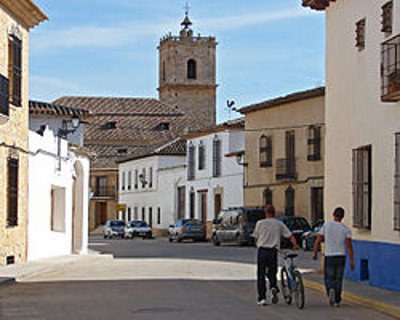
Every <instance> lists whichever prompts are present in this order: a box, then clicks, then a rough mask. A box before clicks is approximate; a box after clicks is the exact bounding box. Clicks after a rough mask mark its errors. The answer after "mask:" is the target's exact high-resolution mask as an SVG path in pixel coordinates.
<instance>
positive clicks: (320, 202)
mask: <svg viewBox="0 0 400 320" xmlns="http://www.w3.org/2000/svg"><path fill="white" fill-rule="evenodd" d="M323 218H324V189H323V188H321V187H319V188H311V220H312V223H314V222H316V221H317V220H319V219H323Z"/></svg>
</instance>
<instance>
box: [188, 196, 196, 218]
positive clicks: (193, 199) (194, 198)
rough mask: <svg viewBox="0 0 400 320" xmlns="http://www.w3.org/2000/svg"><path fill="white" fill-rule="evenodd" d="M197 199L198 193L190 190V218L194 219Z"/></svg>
mask: <svg viewBox="0 0 400 320" xmlns="http://www.w3.org/2000/svg"><path fill="white" fill-rule="evenodd" d="M195 200H196V195H195V193H194V190H191V191H190V195H189V210H190V212H189V214H190V219H194V206H195Z"/></svg>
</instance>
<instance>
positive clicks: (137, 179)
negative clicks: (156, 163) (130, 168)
mask: <svg viewBox="0 0 400 320" xmlns="http://www.w3.org/2000/svg"><path fill="white" fill-rule="evenodd" d="M137 188H139V171H138V170H137V169H136V170H135V189H137Z"/></svg>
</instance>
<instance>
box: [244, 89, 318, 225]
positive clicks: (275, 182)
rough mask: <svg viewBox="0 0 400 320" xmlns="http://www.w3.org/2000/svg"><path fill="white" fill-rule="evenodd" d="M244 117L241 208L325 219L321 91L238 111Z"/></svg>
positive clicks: (314, 90)
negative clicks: (272, 208)
mask: <svg viewBox="0 0 400 320" xmlns="http://www.w3.org/2000/svg"><path fill="white" fill-rule="evenodd" d="M240 112H241V113H243V114H244V115H245V131H246V138H245V163H246V167H245V178H244V180H245V182H244V205H245V206H249V207H253V206H264V205H266V204H274V206H275V207H276V210H277V212H278V214H280V215H287V216H291V215H300V216H303V217H305V218H306V219H308V220H309V221H312V222H315V221H317V220H318V219H322V218H323V216H324V215H323V188H324V148H325V146H324V132H325V127H324V88H317V89H312V90H307V91H303V92H297V93H293V94H291V95H288V96H285V97H281V98H277V99H272V100H268V101H264V102H261V103H258V104H254V105H250V106H247V107H244V108H242V109H240Z"/></svg>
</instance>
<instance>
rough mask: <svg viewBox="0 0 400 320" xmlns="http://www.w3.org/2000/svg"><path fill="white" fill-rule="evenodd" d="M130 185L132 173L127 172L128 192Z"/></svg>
mask: <svg viewBox="0 0 400 320" xmlns="http://www.w3.org/2000/svg"><path fill="white" fill-rule="evenodd" d="M131 185H132V172H131V171H128V186H127V188H128V190H131Z"/></svg>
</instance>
